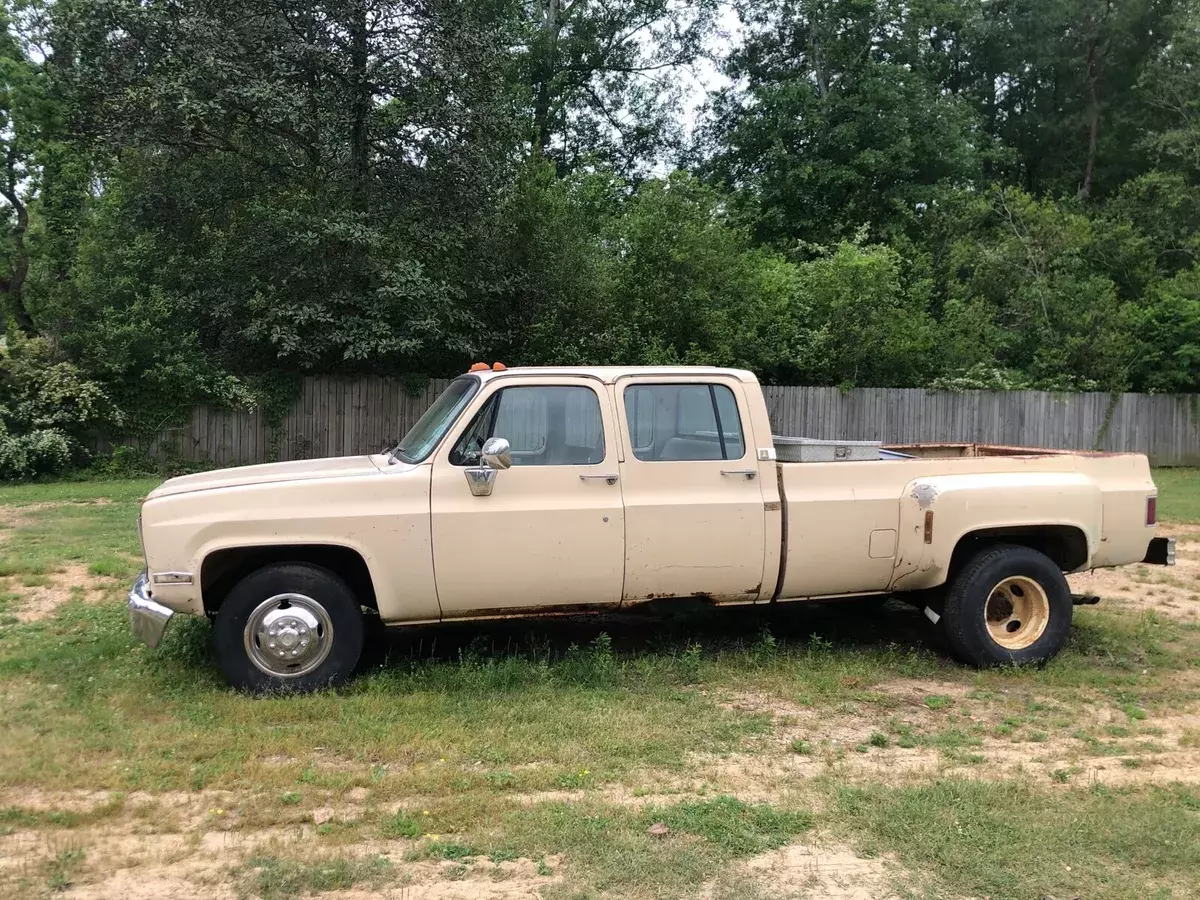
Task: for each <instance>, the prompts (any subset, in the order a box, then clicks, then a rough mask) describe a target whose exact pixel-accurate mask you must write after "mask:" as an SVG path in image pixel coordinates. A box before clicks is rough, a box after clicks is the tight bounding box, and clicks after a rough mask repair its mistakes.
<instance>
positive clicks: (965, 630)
mask: <svg viewBox="0 0 1200 900" xmlns="http://www.w3.org/2000/svg"><path fill="white" fill-rule="evenodd" d="M1073 609H1074V607H1073V604H1072V602H1071V590H1070V588H1069V587H1068V585H1067V579H1066V578H1065V577H1064V576H1063V573H1062V570H1061V569H1059V567H1058V565H1057V563H1055V562H1054V561H1053V560H1052V559H1050V558H1049V557H1048V556H1046V555H1045V554H1044V553H1039V552H1038V551H1037V550H1033V549H1031V548H1029V547H1020V546H1015V545H1011V544H993V545H992V546H990V547H985V548H984V549H982V550H980V551H979V552H978V553H976V554H975V555H974V556H973V557H971V559H970V560H968V561H967V563H966V565H964V566H963V568H962V569H961V571H959V573H958V575H957V576H955V578H954V580H953V582H952V583H951V585H950V587H949V590H948V591H947V592H946V598H945V608H944V611H943V619H942V621H943V625H944V627H945V632H946V640H947V642H948V643H949V644H950V648H951V649H952V650H953V651H954V653H955V655H956V656H958V657H960V658H961V659H963V660H965V661H966V662H969V663H971V664H972V665H976V666H994V665H999V664H1001V663H1033V662H1043V661H1045V660H1048V659H1050V658H1052V657H1053V656H1055V655H1056V654H1057V653H1058V652H1059V651H1060V650H1061V649H1062V648H1063V646H1064V645H1065V644H1066V642H1067V637H1068V635H1069V633H1070V631H1071V613H1072V611H1073Z"/></svg>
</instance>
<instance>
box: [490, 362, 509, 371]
mask: <svg viewBox="0 0 1200 900" xmlns="http://www.w3.org/2000/svg"><path fill="white" fill-rule="evenodd" d="M507 368H508V366H506V365H505V364H504V363H492V371H493V372H503V371H504V370H505V369H507Z"/></svg>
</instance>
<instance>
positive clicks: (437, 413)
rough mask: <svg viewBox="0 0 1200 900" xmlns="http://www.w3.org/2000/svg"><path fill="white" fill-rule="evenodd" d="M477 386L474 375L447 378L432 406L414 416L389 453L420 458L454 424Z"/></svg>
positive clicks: (410, 460)
mask: <svg viewBox="0 0 1200 900" xmlns="http://www.w3.org/2000/svg"><path fill="white" fill-rule="evenodd" d="M477 390H479V379H478V378H474V377H466V378H456V379H454V380H453V381H452V382H450V386H449V387H448V388H446V389H445V390H444V391H442V394H441V396H440V397H438V398H437V399H436V400H434V401H433V406H431V407H429V409H427V410H425V415H423V416H421V418H419V419H417V424H416V425H414V426H413V427H412V428H410V429H409V430H408V434H406V435H405V436H404V439H403V440H402V441H400V444H399V446H397V447H396V448H395V449H394V450H393V451H392V453H391V455H392V456H395V457H396V458H397V459H400V460H401V461H402V462H406V463H419V462H421V461H422V460H424V459H425V457H427V456H428V455H429V454H430V453H432V452H433V448H434V447H436V446H437V445H438V442H439V441H440V440H441V439H442V438H443V437H444V436H445V434H446V432H447V431H448V430H449V429H450V426H451V425H453V424H454V420H455V419H457V418H458V414H459V413H460V412H462V411H463V407H465V406H466V405H467V404H468V403H470V402H471V398H472V397H474V396H475V392H476V391H477Z"/></svg>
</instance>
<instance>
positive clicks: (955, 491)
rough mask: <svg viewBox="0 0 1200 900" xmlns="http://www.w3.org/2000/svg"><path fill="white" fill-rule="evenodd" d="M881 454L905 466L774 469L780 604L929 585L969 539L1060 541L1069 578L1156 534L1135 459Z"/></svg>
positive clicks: (1142, 466) (958, 448)
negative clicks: (1029, 536) (1026, 534)
mask: <svg viewBox="0 0 1200 900" xmlns="http://www.w3.org/2000/svg"><path fill="white" fill-rule="evenodd" d="M887 449H889V450H893V451H895V452H897V453H905V454H907V455H908V456H909V457H911V458H893V459H883V460H875V461H866V462H826V463H777V471H778V483H779V489H780V491H781V495H782V496H781V500H782V513H783V516H784V521H783V529H782V530H783V531H784V535H783V546H784V548H785V559H784V565H783V572H782V574H781V577H780V580H779V585H778V589H777V593H776V596H777V597H778V598H779V599H791V598H801V597H822V596H835V595H838V594H849V593H860V592H864V591H887V590H905V589H907V590H911V589H920V588H926V587H934V586H936V585H938V584H941V583H943V582H944V581H945V579H946V575H947V572H948V569H949V566H950V563H951V561H952V559H953V554H954V549H955V547H956V546H957V545H958V543H959V542H960V541H961V540H963V539H964V538H965V537H968V536H970V535H973V534H981V533H985V532H986V533H992V534H999V535H1003V534H1005V533H1016V532H1018V531H1020V530H1022V529H1037V530H1038V532H1037V533H1039V534H1045V535H1047V536H1051V537H1053V540H1054V541H1055V542H1056V544H1055V545H1056V546H1058V545H1059V544H1062V545H1063V548H1062V551H1061V552H1062V553H1063V554H1064V558H1066V559H1067V560H1068V561H1069V563H1070V565H1069V566H1064V568H1069V569H1071V570H1076V569H1088V568H1093V567H1098V566H1106V565H1118V564H1124V563H1128V562H1131V561H1137V560H1140V559H1142V558H1143V556H1144V555H1145V552H1146V548H1147V545H1148V543H1149V541H1150V539H1151V538H1152V537H1153V536H1154V528H1153V525H1147V521H1146V503H1147V498H1148V497H1150V496H1153V495H1154V494H1155V488H1154V483H1153V481H1152V480H1151V477H1150V468H1149V465H1148V464H1147V462H1146V458H1145V457H1144V456H1141V455H1139V454H1121V453H1089V454H1086V455H1085V454H1077V453H1071V452H1068V451H1059V450H1036V449H1031V448H1027V447H1003V446H997V445H988V444H967V443H964V444H917V445H911V444H906V445H888V447H887ZM912 451H917V452H912ZM1048 510H1049V511H1051V513H1050V515H1049V516H1048V514H1047V511H1048ZM1048 539H1049V537H1048Z"/></svg>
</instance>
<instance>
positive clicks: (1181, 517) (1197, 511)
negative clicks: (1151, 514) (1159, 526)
mask: <svg viewBox="0 0 1200 900" xmlns="http://www.w3.org/2000/svg"><path fill="white" fill-rule="evenodd" d="M1154 483H1155V484H1156V485H1157V486H1158V515H1159V518H1160V519H1161V520H1162V521H1164V522H1174V523H1179V522H1194V523H1200V469H1155V470H1154Z"/></svg>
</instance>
